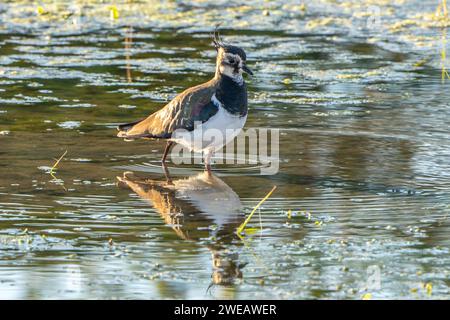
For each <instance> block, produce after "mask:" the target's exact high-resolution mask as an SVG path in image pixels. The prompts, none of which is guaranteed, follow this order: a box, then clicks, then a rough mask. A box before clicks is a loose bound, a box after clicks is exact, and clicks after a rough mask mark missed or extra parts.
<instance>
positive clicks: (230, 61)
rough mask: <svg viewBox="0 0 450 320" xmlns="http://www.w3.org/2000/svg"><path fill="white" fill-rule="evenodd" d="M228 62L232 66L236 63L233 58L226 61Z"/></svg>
mask: <svg viewBox="0 0 450 320" xmlns="http://www.w3.org/2000/svg"><path fill="white" fill-rule="evenodd" d="M228 62H229V63H231V64H233V63H235V62H236V60H234V58H229V59H228Z"/></svg>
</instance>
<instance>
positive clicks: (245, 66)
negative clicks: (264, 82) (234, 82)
mask: <svg viewBox="0 0 450 320" xmlns="http://www.w3.org/2000/svg"><path fill="white" fill-rule="evenodd" d="M242 70H243V71H244V72H245V73H248V74H249V75H251V76H252V75H253V72H252V70H250V69H249V67H247V65H245V64H244V65H243V66H242Z"/></svg>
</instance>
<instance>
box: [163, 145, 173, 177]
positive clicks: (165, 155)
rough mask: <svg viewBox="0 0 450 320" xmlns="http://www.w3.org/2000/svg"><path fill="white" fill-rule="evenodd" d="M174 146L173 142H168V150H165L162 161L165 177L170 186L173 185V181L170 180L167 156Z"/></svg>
mask: <svg viewBox="0 0 450 320" xmlns="http://www.w3.org/2000/svg"><path fill="white" fill-rule="evenodd" d="M172 145H173V141H167V144H166V148H165V149H164V154H163V157H162V159H161V166H162V168H163V170H164V175H165V176H166V179H167V183H169V184H172V179H171V178H170V173H169V169H167V165H166V158H167V155H168V154H169V151H170V148H171V147H172Z"/></svg>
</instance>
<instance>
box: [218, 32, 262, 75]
mask: <svg viewBox="0 0 450 320" xmlns="http://www.w3.org/2000/svg"><path fill="white" fill-rule="evenodd" d="M213 44H214V47H215V48H216V51H217V61H216V74H221V75H225V76H228V77H230V78H232V79H234V80H239V79H242V73H243V72H245V73H248V74H250V75H253V72H252V71H251V70H250V69H249V68H248V67H247V64H246V63H247V55H246V54H245V51H244V50H243V49H242V48H240V47H238V46H233V45H230V44H224V43H223V42H222V41H221V40H220V39H219V38H218V36H216V35H214V38H213Z"/></svg>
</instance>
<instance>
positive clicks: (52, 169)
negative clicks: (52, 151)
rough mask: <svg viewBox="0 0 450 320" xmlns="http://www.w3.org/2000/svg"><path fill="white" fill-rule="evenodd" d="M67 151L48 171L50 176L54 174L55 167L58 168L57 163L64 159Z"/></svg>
mask: <svg viewBox="0 0 450 320" xmlns="http://www.w3.org/2000/svg"><path fill="white" fill-rule="evenodd" d="M66 153H67V150H66V151H65V152H64V153H63V154H62V156H61V157H59V159H58V160H56V162H55V164H54V165H53V167H52V168H51V169H50V174H51V175H53V173H54V172H55V169H56V167H57V166H58V164H59V162H60V161H61V160H62V158H64V156H65V155H66Z"/></svg>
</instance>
